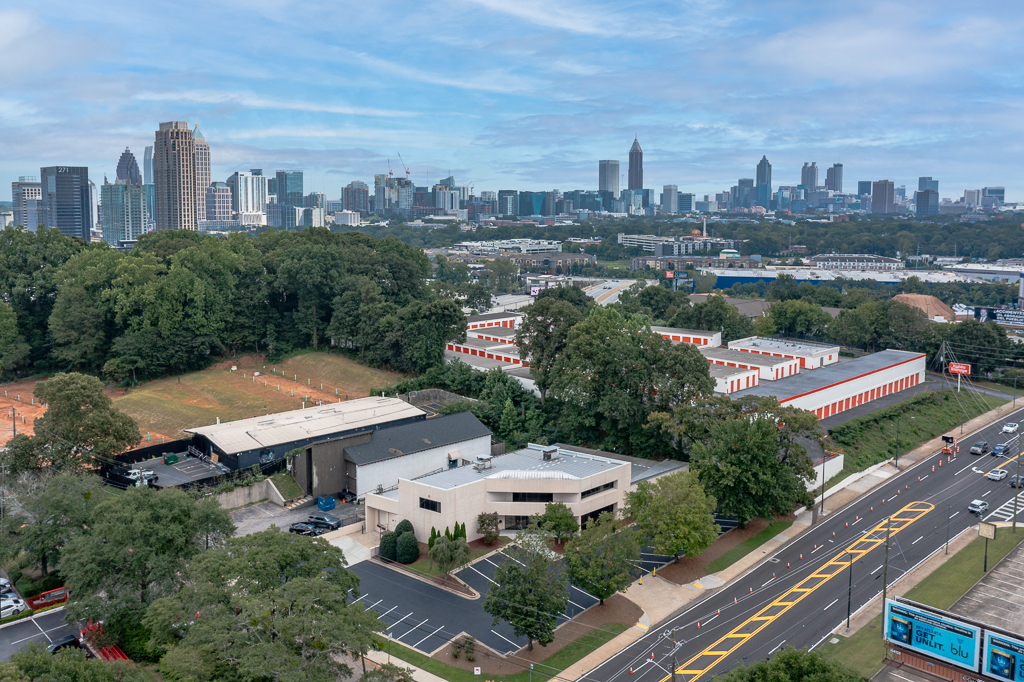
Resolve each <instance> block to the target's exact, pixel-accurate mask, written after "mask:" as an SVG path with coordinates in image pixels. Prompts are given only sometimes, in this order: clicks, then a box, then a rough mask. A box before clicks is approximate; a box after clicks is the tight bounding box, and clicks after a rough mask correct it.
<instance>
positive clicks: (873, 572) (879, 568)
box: [868, 564, 885, 575]
mask: <svg viewBox="0 0 1024 682" xmlns="http://www.w3.org/2000/svg"><path fill="white" fill-rule="evenodd" d="M884 565H885V564H878V568H876V569H875V570H873V571H871V573H869V574H868V575H874V574H875V573H878V572H879V571H881V570H882V566H884Z"/></svg>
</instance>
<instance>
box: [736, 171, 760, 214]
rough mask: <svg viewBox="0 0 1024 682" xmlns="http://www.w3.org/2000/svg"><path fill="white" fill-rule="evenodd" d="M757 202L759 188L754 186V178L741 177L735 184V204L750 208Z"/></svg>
mask: <svg viewBox="0 0 1024 682" xmlns="http://www.w3.org/2000/svg"><path fill="white" fill-rule="evenodd" d="M756 202H757V190H756V189H755V188H754V178H740V179H739V182H738V183H737V184H736V186H735V192H734V194H733V206H735V207H742V208H750V207H751V206H753V205H754V204H755V203H756Z"/></svg>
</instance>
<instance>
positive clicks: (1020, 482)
mask: <svg viewBox="0 0 1024 682" xmlns="http://www.w3.org/2000/svg"><path fill="white" fill-rule="evenodd" d="M1010 487H1011V488H1024V476H1010Z"/></svg>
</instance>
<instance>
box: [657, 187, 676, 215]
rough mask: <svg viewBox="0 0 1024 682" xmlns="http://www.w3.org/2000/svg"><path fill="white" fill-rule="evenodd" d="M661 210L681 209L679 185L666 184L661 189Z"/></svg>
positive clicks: (672, 210) (674, 211) (668, 211)
mask: <svg viewBox="0 0 1024 682" xmlns="http://www.w3.org/2000/svg"><path fill="white" fill-rule="evenodd" d="M661 210H662V211H665V212H666V213H676V212H678V211H679V186H678V185H665V186H664V187H663V188H662V189H661Z"/></svg>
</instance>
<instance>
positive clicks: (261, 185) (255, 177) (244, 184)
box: [227, 168, 268, 214]
mask: <svg viewBox="0 0 1024 682" xmlns="http://www.w3.org/2000/svg"><path fill="white" fill-rule="evenodd" d="M267 180H268V178H266V177H264V175H263V171H262V170H260V169H259V168H253V169H252V170H250V171H249V172H248V173H245V172H241V171H240V172H237V173H232V174H231V177H229V178H228V181H227V185H228V187H230V188H231V210H232V211H234V212H235V213H239V214H241V213H265V212H266V210H267V194H268V192H267Z"/></svg>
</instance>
